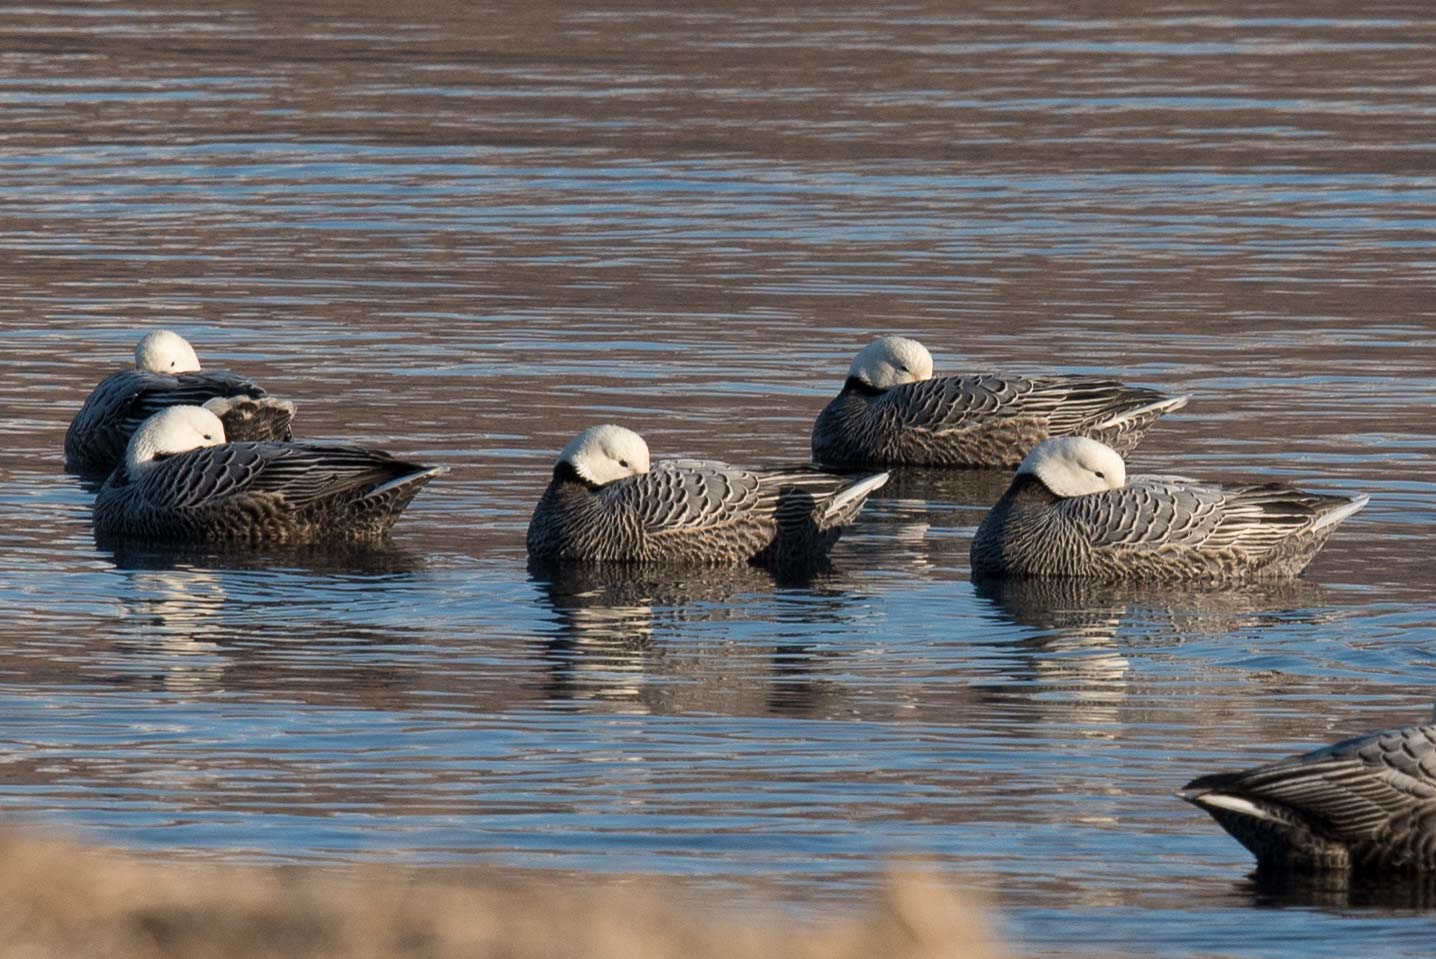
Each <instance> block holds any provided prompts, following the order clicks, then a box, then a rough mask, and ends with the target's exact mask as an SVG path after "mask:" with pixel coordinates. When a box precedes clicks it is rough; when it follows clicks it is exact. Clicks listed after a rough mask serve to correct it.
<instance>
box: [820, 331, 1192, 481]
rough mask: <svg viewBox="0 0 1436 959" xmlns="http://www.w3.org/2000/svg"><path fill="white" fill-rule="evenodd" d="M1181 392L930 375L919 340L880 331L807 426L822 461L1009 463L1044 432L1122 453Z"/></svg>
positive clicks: (1048, 379) (1073, 379)
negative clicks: (1077, 437) (1083, 438)
mask: <svg viewBox="0 0 1436 959" xmlns="http://www.w3.org/2000/svg"><path fill="white" fill-rule="evenodd" d="M1186 404H1187V398H1186V397H1185V396H1169V395H1167V394H1165V393H1159V392H1157V391H1156V390H1149V389H1145V388H1143V387H1139V386H1127V385H1126V384H1124V383H1119V382H1117V381H1116V380H1111V379H1104V378H1101V377H1095V376H1040V377H1025V376H1006V375H1002V374H996V373H986V374H979V375H971V376H942V377H938V378H936V379H934V378H933V375H932V356H931V354H929V353H928V351H927V349H926V347H924V346H923V345H922V344H921V343H919V342H918V341H917V340H912V339H908V338H907V337H903V336H882V337H879V338H878V339H876V340H874V341H873V342H872V343H870V344H869V345H868V346H867V347H866V348H865V349H864V350H863V351H862V352H861V353H859V354H858V355H857V357H856V358H854V360H853V362H852V365H851V366H850V367H849V368H848V379H847V382H846V383H844V384H843V389H842V392H840V393H839V394H838V395H837V396H836V397H835V398H834V399H833V400H831V401H830V402H829V403H828V405H827V406H825V407H824V408H823V411H822V412H821V413H819V414H818V419H817V421H816V422H815V423H814V424H813V438H812V444H813V462H815V463H820V464H822V465H824V466H834V467H856V466H1015V465H1017V464H1018V463H1020V462H1021V461H1022V457H1024V456H1026V455H1027V453H1028V452H1029V451H1030V450H1031V449H1032V447H1034V446H1036V445H1037V444H1038V443H1039V442H1041V441H1042V440H1044V439H1047V438H1048V437H1051V436H1070V435H1082V436H1091V437H1093V438H1095V439H1099V440H1101V441H1102V442H1104V443H1107V444H1109V445H1111V446H1113V447H1115V448H1116V449H1117V450H1118V451H1119V452H1121V453H1122V454H1126V453H1128V452H1130V451H1131V450H1132V449H1133V448H1134V447H1135V446H1136V445H1137V443H1138V441H1140V440H1141V438H1142V436H1143V435H1144V434H1145V433H1146V432H1147V429H1148V427H1150V426H1151V425H1152V424H1153V423H1154V422H1156V420H1157V418H1158V417H1160V416H1161V415H1162V414H1164V413H1170V412H1171V411H1173V410H1177V409H1181V408H1182V407H1183V406H1185V405H1186Z"/></svg>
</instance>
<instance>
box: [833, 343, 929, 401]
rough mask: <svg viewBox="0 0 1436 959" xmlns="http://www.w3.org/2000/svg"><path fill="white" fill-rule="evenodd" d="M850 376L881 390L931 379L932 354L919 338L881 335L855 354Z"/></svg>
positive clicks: (849, 371)
mask: <svg viewBox="0 0 1436 959" xmlns="http://www.w3.org/2000/svg"><path fill="white" fill-rule="evenodd" d="M848 377H849V378H851V379H856V380H860V381H861V382H863V383H866V384H867V385H868V386H871V387H873V388H874V389H878V390H885V389H888V388H889V387H893V386H901V385H902V384H903V383H920V382H922V381H923V380H928V379H932V354H931V353H929V352H928V351H927V347H925V346H923V345H922V344H921V343H919V342H918V341H917V340H910V339H908V338H907V337H905V336H880V337H878V338H877V339H875V340H873V341H872V342H871V343H869V344H868V345H867V346H866V347H864V349H863V351H862V352H861V353H859V354H858V355H857V356H855V357H854V358H853V363H852V365H851V366H849V367H848Z"/></svg>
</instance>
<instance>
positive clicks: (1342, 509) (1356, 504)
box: [1311, 493, 1371, 530]
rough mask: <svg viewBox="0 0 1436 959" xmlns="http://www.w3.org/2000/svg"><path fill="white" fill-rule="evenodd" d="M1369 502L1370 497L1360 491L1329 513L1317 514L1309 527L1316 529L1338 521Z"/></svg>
mask: <svg viewBox="0 0 1436 959" xmlns="http://www.w3.org/2000/svg"><path fill="white" fill-rule="evenodd" d="M1369 502H1371V497H1370V496H1367V495H1366V494H1365V493H1362V494H1361V495H1360V496H1353V497H1352V498H1351V502H1350V503H1347V504H1345V505H1344V506H1338V507H1337V508H1336V509H1334V510H1332V511H1331V512H1330V513H1323V514H1322V515H1321V516H1319V517H1318V518H1317V520H1316V522H1315V523H1313V524H1312V527H1311V528H1312V529H1313V530H1318V529H1323V528H1325V527H1327V526H1330V525H1332V524H1333V523H1340V522H1341V521H1342V520H1344V519H1346V517H1348V516H1350V515H1351V514H1352V513H1355V512H1356V511H1357V510H1359V509H1361V507H1363V506H1365V505H1366V504H1367V503H1369Z"/></svg>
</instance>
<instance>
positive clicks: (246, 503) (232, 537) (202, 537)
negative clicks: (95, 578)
mask: <svg viewBox="0 0 1436 959" xmlns="http://www.w3.org/2000/svg"><path fill="white" fill-rule="evenodd" d="M442 471H443V470H442V468H441V467H428V466H418V465H416V464H413V463H405V462H401V461H400V460H396V459H395V458H394V457H392V456H390V455H389V454H388V453H381V452H379V451H377V450H368V449H362V448H360V447H357V446H319V445H310V444H305V443H277V442H253V441H245V442H237V443H228V442H226V441H225V435H224V424H223V423H221V422H220V420H219V417H217V416H215V415H214V414H213V413H211V412H210V411H209V410H206V409H204V408H202V407H198V406H171V407H169V408H168V409H165V410H161V411H160V412H158V413H156V414H155V415H154V416H151V417H150V418H149V419H147V420H145V422H144V423H143V424H141V426H140V428H139V429H138V430H136V431H135V435H134V436H133V437H131V438H130V443H129V447H128V448H127V449H126V452H125V461H124V463H123V464H122V465H121V466H119V467H117V468H116V469H115V471H114V472H113V473H111V474H110V478H109V479H107V480H106V481H105V485H104V486H102V487H101V488H100V491H99V494H98V495H97V496H96V498H95V509H94V522H95V534H96V536H97V537H100V538H102V539H104V538H119V539H141V540H148V541H161V542H172V543H213V544H276V545H304V544H310V543H326V542H334V541H342V542H353V541H359V540H373V539H378V538H380V537H382V536H383V535H384V534H385V533H387V532H388V530H389V528H390V527H392V526H393V525H394V521H395V520H397V519H398V518H399V514H400V512H402V511H403V509H404V507H405V506H407V505H408V504H409V501H410V500H412V499H413V498H414V494H416V493H417V492H419V490H420V489H421V488H422V487H423V486H424V484H425V483H427V482H429V480H431V479H433V478H434V476H436V475H437V474H438V473H440V472H442Z"/></svg>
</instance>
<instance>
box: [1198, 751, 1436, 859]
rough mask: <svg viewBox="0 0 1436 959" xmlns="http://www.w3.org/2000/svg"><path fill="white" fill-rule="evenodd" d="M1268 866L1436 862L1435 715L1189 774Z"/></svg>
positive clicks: (1207, 805)
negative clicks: (1275, 757)
mask: <svg viewBox="0 0 1436 959" xmlns="http://www.w3.org/2000/svg"><path fill="white" fill-rule="evenodd" d="M1182 798H1183V799H1185V800H1187V801H1188V802H1190V803H1192V804H1194V805H1196V806H1198V807H1200V808H1202V809H1204V810H1206V811H1207V812H1208V813H1210V814H1211V816H1212V818H1213V819H1215V820H1216V821H1217V822H1218V823H1219V824H1221V827H1222V828H1223V829H1225V830H1226V831H1227V832H1229V833H1231V835H1232V836H1233V838H1235V839H1236V840H1237V841H1238V842H1240V843H1241V844H1242V845H1243V846H1246V847H1247V849H1249V850H1251V852H1252V854H1253V855H1255V856H1256V858H1257V865H1258V867H1259V868H1261V869H1265V870H1275V871H1301V872H1308V871H1317V870H1340V871H1350V872H1356V873H1372V872H1436V725H1424V726H1406V727H1404V728H1401V729H1388V730H1386V731H1384V732H1379V733H1372V734H1370V735H1367V736H1360V737H1357V738H1355V739H1348V740H1346V741H1344V742H1340V743H1337V744H1336V745H1334V746H1327V747H1326V748H1324V749H1318V750H1316V751H1314V752H1309V753H1305V754H1303V755H1300V756H1293V757H1292V758H1290V759H1284V760H1282V761H1280V762H1276V763H1272V764H1270V765H1266V766H1258V767H1256V768H1255V769H1248V770H1246V771H1244V772H1236V773H1216V774H1214V775H1210V776H1202V777H1201V778H1199V779H1194V780H1192V781H1191V782H1189V783H1187V785H1186V787H1185V788H1184V789H1183V791H1182Z"/></svg>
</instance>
